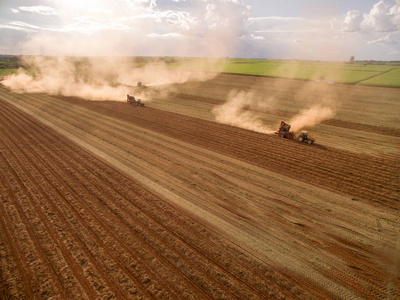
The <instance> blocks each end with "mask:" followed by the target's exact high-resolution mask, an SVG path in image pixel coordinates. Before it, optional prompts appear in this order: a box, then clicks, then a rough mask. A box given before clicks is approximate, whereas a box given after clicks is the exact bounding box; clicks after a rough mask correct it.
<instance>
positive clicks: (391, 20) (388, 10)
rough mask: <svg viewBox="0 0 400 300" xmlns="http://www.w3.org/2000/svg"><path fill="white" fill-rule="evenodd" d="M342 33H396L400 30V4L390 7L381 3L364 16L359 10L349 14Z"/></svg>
mask: <svg viewBox="0 0 400 300" xmlns="http://www.w3.org/2000/svg"><path fill="white" fill-rule="evenodd" d="M341 26H342V28H341V30H342V31H349V32H356V31H362V32H394V31H398V30H400V2H399V1H397V3H396V4H394V5H392V6H390V5H389V4H387V3H386V2H385V1H379V2H377V3H376V4H374V5H373V7H372V8H371V10H370V11H369V12H368V13H367V14H364V15H362V14H361V13H360V11H358V10H350V11H348V12H347V14H346V16H345V18H344V20H343V22H342V24H341Z"/></svg>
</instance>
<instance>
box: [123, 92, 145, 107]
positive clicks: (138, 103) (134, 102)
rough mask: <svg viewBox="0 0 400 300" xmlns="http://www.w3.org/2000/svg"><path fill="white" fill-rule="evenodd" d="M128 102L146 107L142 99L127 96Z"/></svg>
mask: <svg viewBox="0 0 400 300" xmlns="http://www.w3.org/2000/svg"><path fill="white" fill-rule="evenodd" d="M126 102H128V103H129V104H131V105H136V106H144V103H143V102H142V100H141V99H136V98H135V97H134V96H129V94H127V95H126Z"/></svg>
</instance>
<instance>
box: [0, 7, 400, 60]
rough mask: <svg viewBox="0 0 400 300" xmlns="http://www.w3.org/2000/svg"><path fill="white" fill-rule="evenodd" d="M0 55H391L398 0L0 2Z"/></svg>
mask: <svg viewBox="0 0 400 300" xmlns="http://www.w3.org/2000/svg"><path fill="white" fill-rule="evenodd" d="M0 53H1V54H4V53H8V54H28V55H30V54H41V55H100V56H103V55H112V56H137V55H144V56H205V57H246V58H247V57H249V58H271V59H306V60H336V61H344V60H348V59H349V58H350V56H355V58H356V60H369V59H374V60H400V0H382V1H378V0H374V1H371V0H352V1H348V0H335V1H331V0H280V1H273V0H68V1H66V0H0Z"/></svg>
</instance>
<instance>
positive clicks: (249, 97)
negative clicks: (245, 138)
mask: <svg viewBox="0 0 400 300" xmlns="http://www.w3.org/2000/svg"><path fill="white" fill-rule="evenodd" d="M254 102H255V101H254V99H253V93H251V92H245V91H236V90H233V91H231V92H230V93H229V95H228V100H227V101H226V102H225V103H224V104H223V105H220V106H216V107H214V108H213V110H212V113H213V114H214V116H215V119H216V120H217V122H220V123H224V124H228V125H232V126H236V127H241V128H244V129H248V130H252V131H256V132H260V133H266V134H269V133H273V132H274V131H273V130H271V129H270V128H269V127H268V126H266V125H265V124H264V123H263V121H262V120H261V119H260V118H259V117H258V116H257V114H256V113H255V112H252V111H250V110H246V108H248V107H250V106H252V105H253V104H254Z"/></svg>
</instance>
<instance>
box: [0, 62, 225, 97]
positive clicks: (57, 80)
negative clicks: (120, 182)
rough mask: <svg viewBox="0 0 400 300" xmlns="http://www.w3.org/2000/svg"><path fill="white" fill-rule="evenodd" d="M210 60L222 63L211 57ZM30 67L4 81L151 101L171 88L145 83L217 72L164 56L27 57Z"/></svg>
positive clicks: (25, 88) (22, 87) (54, 91)
mask: <svg viewBox="0 0 400 300" xmlns="http://www.w3.org/2000/svg"><path fill="white" fill-rule="evenodd" d="M210 63H218V62H217V61H211V62H210ZM24 64H25V65H26V66H27V68H26V69H22V68H20V69H19V70H18V72H17V73H16V74H14V75H10V76H8V77H6V78H5V79H4V81H3V82H2V83H3V85H4V86H6V87H8V88H10V89H12V90H13V91H15V92H18V93H47V94H50V95H63V96H75V97H80V98H83V99H87V100H114V101H125V99H126V94H134V95H135V97H138V98H141V99H142V100H146V101H150V100H151V98H152V97H153V96H155V95H157V96H158V97H161V98H162V97H165V96H166V95H167V94H168V90H169V89H168V88H167V87H163V91H162V92H161V91H157V90H155V89H138V88H137V84H138V82H141V83H142V84H143V85H144V86H158V85H170V84H173V83H183V82H186V81H203V80H208V79H212V78H213V77H215V76H216V74H217V73H215V72H202V71H195V70H194V71H193V70H188V69H183V68H182V67H179V66H174V67H169V66H168V65H167V64H166V63H165V62H163V61H162V60H159V61H157V60H156V61H152V62H150V63H148V64H146V65H144V66H141V67H135V66H134V61H133V59H132V58H115V57H114V58H71V57H44V56H29V57H25V61H24Z"/></svg>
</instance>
